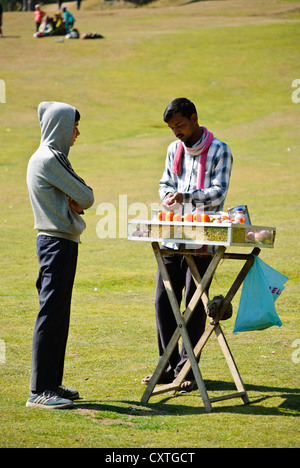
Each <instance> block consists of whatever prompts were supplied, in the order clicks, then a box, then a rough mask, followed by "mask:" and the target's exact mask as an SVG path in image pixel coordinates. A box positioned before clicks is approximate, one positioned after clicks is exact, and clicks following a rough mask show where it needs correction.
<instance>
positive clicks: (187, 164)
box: [142, 98, 232, 391]
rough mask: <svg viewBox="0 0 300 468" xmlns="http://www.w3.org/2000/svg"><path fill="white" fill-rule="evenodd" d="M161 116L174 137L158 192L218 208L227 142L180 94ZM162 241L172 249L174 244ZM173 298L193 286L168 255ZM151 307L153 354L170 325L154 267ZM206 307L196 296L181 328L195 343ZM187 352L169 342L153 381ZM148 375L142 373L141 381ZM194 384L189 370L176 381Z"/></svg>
mask: <svg viewBox="0 0 300 468" xmlns="http://www.w3.org/2000/svg"><path fill="white" fill-rule="evenodd" d="M163 119H164V121H165V122H166V123H167V124H168V126H169V128H170V129H171V130H172V131H173V133H174V135H175V136H176V138H177V139H178V140H176V141H174V142H173V143H171V144H170V146H169V147H168V151H167V157H166V163H165V169H164V173H163V176H162V178H161V180H160V182H159V196H160V199H161V200H162V202H163V204H164V205H165V206H166V207H167V208H168V209H171V210H172V209H177V208H178V207H181V208H182V207H184V205H185V204H187V203H189V204H192V206H194V209H196V207H197V206H198V207H201V209H203V210H205V211H220V210H222V208H223V205H224V201H225V197H226V194H227V191H228V186H229V179H230V174H231V168H232V154H231V151H230V148H229V147H228V145H227V144H226V143H224V142H222V141H220V140H218V139H217V138H215V137H214V135H213V134H212V133H211V132H209V131H208V130H207V129H206V128H205V127H202V126H200V125H199V123H198V115H197V111H196V108H195V105H194V104H193V103H192V102H191V101H190V100H188V99H186V98H178V99H174V100H173V101H171V102H170V104H169V105H168V106H167V108H166V110H165V112H164V116H163ZM167 247H169V248H174V249H176V248H177V249H178V248H179V246H178V245H174V244H172V245H170V244H168V245H167ZM194 260H195V263H196V266H197V268H198V271H199V273H200V276H201V277H202V276H203V275H204V273H205V271H206V269H207V267H208V265H209V263H210V256H207V257H198V258H197V257H194ZM164 261H165V264H166V267H167V270H168V273H169V276H170V280H171V283H172V285H173V288H174V291H175V294H176V297H177V300H178V304H179V305H180V303H181V300H182V293H183V289H184V288H185V293H184V299H185V305H186V306H187V305H188V303H189V301H190V299H191V298H192V296H193V294H194V292H195V284H194V281H193V279H192V277H191V274H190V270H189V269H188V266H187V263H186V261H185V259H184V257H183V256H180V255H172V256H167V257H165V259H164ZM155 313H156V325H157V340H158V350H159V355H160V356H162V355H163V353H164V351H165V349H166V347H167V345H168V343H169V341H170V339H171V337H172V335H173V333H174V331H175V329H176V327H177V324H176V320H175V317H174V314H173V311H172V308H171V305H170V303H169V299H168V295H167V292H166V290H165V287H164V284H163V281H162V278H161V275H160V272H159V270H158V273H157V284H156V298H155ZM205 322H206V313H205V310H204V307H203V304H202V301H199V303H198V305H197V307H196V309H195V311H194V313H193V315H192V317H191V319H190V321H189V323H188V326H187V330H188V333H189V337H190V339H191V343H192V346H193V347H195V345H196V344H197V342H198V341H199V339H200V337H201V335H202V334H203V332H204V329H205ZM186 360H187V353H186V350H185V348H184V346H183V348H182V350H181V352H179V348H178V347H177V348H175V349H174V351H173V354H172V356H171V358H170V360H169V363H168V365H167V367H166V369H165V371H164V372H163V374H162V376H161V378H160V381H159V383H170V382H172V381H173V380H174V378H176V377H177V375H178V374H179V372H180V371H181V369H182V367H183V365H184V363H185V362H186ZM150 378H151V376H147V377H145V378H144V379H143V381H142V383H144V384H147V383H148V382H149V380H150ZM194 386H195V381H194V376H193V373H192V371H191V372H190V374H189V375H188V376H187V380H186V381H184V382H183V383H182V390H185V391H190V390H192V389H193V387H194Z"/></svg>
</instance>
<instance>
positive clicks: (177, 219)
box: [173, 214, 181, 221]
mask: <svg viewBox="0 0 300 468" xmlns="http://www.w3.org/2000/svg"><path fill="white" fill-rule="evenodd" d="M173 221H181V216H180V214H176V215H174V218H173Z"/></svg>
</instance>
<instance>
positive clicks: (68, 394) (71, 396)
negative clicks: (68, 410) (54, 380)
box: [55, 385, 79, 401]
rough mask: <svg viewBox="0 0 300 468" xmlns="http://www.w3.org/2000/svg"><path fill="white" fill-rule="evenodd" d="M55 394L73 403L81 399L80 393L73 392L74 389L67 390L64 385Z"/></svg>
mask: <svg viewBox="0 0 300 468" xmlns="http://www.w3.org/2000/svg"><path fill="white" fill-rule="evenodd" d="M55 393H56V394H57V395H58V396H60V397H62V398H66V399H67V400H72V401H73V400H77V399H78V398H79V393H78V392H77V390H73V389H72V388H66V387H64V386H63V385H61V386H60V387H58V389H57V390H56V392H55Z"/></svg>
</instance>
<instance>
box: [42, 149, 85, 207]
mask: <svg viewBox="0 0 300 468" xmlns="http://www.w3.org/2000/svg"><path fill="white" fill-rule="evenodd" d="M50 150H51V151H52V153H53V155H54V158H51V159H49V160H48V161H47V162H46V163H45V165H46V167H45V171H46V173H47V178H48V182H49V184H51V185H53V186H54V187H56V188H58V189H59V190H61V191H62V192H64V193H65V194H66V195H68V196H69V197H71V198H72V199H73V200H75V201H76V202H77V203H78V204H79V205H80V206H81V207H82V208H83V209H85V210H86V209H87V208H90V207H91V206H92V205H93V203H94V194H93V190H92V188H91V187H89V186H88V185H86V183H85V182H84V180H83V179H81V177H79V176H78V175H77V174H76V173H75V172H74V170H73V168H72V166H71V163H70V161H69V160H68V158H67V157H65V156H64V155H63V154H62V153H59V152H58V151H55V150H53V149H52V148H50ZM47 166H48V167H47Z"/></svg>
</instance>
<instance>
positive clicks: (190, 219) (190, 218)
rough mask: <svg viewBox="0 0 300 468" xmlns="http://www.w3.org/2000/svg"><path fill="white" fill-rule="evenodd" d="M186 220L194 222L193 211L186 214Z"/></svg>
mask: <svg viewBox="0 0 300 468" xmlns="http://www.w3.org/2000/svg"><path fill="white" fill-rule="evenodd" d="M184 221H188V222H192V221H193V215H192V213H187V214H186V215H185V216H184Z"/></svg>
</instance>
